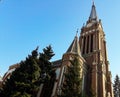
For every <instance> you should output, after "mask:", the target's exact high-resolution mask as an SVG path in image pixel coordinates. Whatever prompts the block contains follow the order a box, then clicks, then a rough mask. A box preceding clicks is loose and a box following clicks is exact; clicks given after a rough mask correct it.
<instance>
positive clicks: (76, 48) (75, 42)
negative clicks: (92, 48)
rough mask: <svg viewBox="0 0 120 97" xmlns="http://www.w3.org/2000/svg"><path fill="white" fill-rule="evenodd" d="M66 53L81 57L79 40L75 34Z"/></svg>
mask: <svg viewBox="0 0 120 97" xmlns="http://www.w3.org/2000/svg"><path fill="white" fill-rule="evenodd" d="M77 33H78V31H77ZM66 53H73V54H78V55H81V53H80V45H79V40H78V36H77V34H76V36H75V38H74V40H73V42H72V44H71V45H70V47H69V48H68V50H67V52H66Z"/></svg>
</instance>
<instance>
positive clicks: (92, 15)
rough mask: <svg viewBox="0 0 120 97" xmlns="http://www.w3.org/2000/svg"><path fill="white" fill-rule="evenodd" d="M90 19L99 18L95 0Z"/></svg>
mask: <svg viewBox="0 0 120 97" xmlns="http://www.w3.org/2000/svg"><path fill="white" fill-rule="evenodd" d="M89 20H90V21H92V20H95V21H97V20H98V17H97V12H96V7H95V4H94V1H93V5H92V9H91V13H90V16H89Z"/></svg>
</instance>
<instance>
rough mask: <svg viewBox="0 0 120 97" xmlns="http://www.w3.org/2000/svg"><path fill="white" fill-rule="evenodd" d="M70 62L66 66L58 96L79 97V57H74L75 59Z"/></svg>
mask: <svg viewBox="0 0 120 97" xmlns="http://www.w3.org/2000/svg"><path fill="white" fill-rule="evenodd" d="M70 62H71V65H70V66H67V71H66V73H65V80H64V83H63V87H62V94H61V96H60V97H80V94H81V88H82V87H81V77H80V70H81V67H80V63H79V59H78V58H77V57H75V59H74V60H73V61H70Z"/></svg>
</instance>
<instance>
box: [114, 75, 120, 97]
mask: <svg viewBox="0 0 120 97" xmlns="http://www.w3.org/2000/svg"><path fill="white" fill-rule="evenodd" d="M113 87H114V89H113V90H114V97H120V78H119V76H118V75H116V77H115V80H114V84H113Z"/></svg>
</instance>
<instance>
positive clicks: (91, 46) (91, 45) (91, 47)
mask: <svg viewBox="0 0 120 97" xmlns="http://www.w3.org/2000/svg"><path fill="white" fill-rule="evenodd" d="M90 43H91V44H90V52H93V34H91V42H90Z"/></svg>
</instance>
